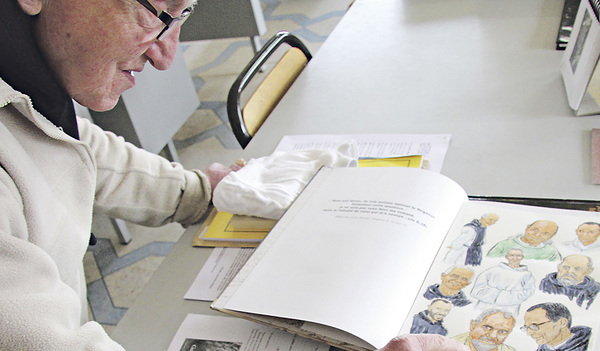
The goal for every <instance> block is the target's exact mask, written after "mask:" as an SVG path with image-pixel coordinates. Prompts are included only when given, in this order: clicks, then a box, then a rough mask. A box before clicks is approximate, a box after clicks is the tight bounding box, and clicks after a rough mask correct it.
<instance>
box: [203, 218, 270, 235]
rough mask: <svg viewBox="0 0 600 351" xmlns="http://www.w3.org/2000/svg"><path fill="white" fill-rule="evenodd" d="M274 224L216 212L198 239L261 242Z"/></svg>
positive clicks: (265, 220) (268, 221)
mask: <svg viewBox="0 0 600 351" xmlns="http://www.w3.org/2000/svg"><path fill="white" fill-rule="evenodd" d="M275 222H276V221H275V220H272V219H266V218H259V217H251V216H240V215H233V214H231V213H227V212H217V214H216V215H215V217H214V219H213V220H212V221H211V223H210V225H209V226H208V228H207V229H206V231H205V232H204V233H203V234H202V235H201V236H200V237H201V238H202V239H204V240H209V241H210V240H217V241H261V240H262V239H264V238H265V236H266V235H267V234H268V233H269V231H270V230H271V228H273V226H274V225H275Z"/></svg>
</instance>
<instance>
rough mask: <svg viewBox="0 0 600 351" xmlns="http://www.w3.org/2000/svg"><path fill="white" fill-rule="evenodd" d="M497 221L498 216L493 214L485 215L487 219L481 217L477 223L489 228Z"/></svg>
mask: <svg viewBox="0 0 600 351" xmlns="http://www.w3.org/2000/svg"><path fill="white" fill-rule="evenodd" d="M497 221H498V215H497V214H495V213H490V214H488V215H487V217H481V219H479V223H481V225H482V226H484V227H489V226H491V225H492V224H494V223H496V222H497Z"/></svg>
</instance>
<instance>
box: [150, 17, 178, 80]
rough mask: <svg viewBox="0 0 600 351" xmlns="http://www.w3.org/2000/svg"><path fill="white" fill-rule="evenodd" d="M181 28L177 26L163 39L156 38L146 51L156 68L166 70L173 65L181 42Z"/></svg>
mask: <svg viewBox="0 0 600 351" xmlns="http://www.w3.org/2000/svg"><path fill="white" fill-rule="evenodd" d="M179 30H180V29H179V28H176V29H174V30H173V31H171V32H170V33H168V34H167V35H166V36H165V37H163V38H161V40H155V41H154V43H152V45H150V47H149V48H148V50H146V52H145V53H144V55H145V56H146V57H147V58H148V61H149V62H150V64H151V65H152V66H154V68H156V69H158V70H161V71H164V70H166V69H167V68H169V67H171V64H172V63H173V60H174V59H175V52H176V51H177V44H178V42H179Z"/></svg>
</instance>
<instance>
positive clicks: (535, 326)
mask: <svg viewBox="0 0 600 351" xmlns="http://www.w3.org/2000/svg"><path fill="white" fill-rule="evenodd" d="M550 322H552V321H545V322H544V323H537V324H536V323H531V324H530V325H524V326H522V327H521V331H522V332H523V333H527V330H528V329H531V331H538V330H540V325H544V324H546V323H550Z"/></svg>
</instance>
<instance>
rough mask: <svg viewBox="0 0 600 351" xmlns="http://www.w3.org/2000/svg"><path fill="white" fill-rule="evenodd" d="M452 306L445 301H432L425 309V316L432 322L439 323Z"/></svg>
mask: <svg viewBox="0 0 600 351" xmlns="http://www.w3.org/2000/svg"><path fill="white" fill-rule="evenodd" d="M451 309H452V304H451V303H450V302H449V301H445V300H436V301H433V302H432V303H431V304H430V305H429V307H428V308H427V316H428V317H429V319H431V320H432V321H434V322H439V321H441V320H443V319H444V317H446V316H447V315H448V313H450V310H451Z"/></svg>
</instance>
